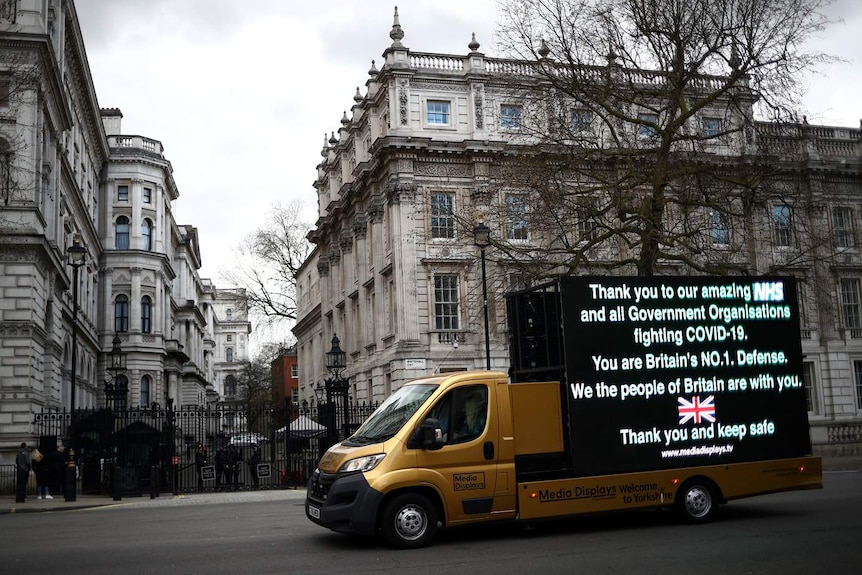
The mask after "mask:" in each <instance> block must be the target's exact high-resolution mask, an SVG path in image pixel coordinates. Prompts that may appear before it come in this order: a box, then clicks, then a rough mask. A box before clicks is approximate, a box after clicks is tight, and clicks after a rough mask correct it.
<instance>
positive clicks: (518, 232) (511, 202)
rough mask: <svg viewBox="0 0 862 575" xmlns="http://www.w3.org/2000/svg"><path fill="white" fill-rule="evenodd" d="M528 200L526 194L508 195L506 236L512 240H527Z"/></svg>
mask: <svg viewBox="0 0 862 575" xmlns="http://www.w3.org/2000/svg"><path fill="white" fill-rule="evenodd" d="M527 236H528V228H527V200H526V198H525V197H524V196H519V195H512V194H510V195H507V196H506V237H507V238H508V239H510V240H526V239H527Z"/></svg>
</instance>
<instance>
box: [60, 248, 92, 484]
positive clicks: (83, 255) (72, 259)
mask: <svg viewBox="0 0 862 575" xmlns="http://www.w3.org/2000/svg"><path fill="white" fill-rule="evenodd" d="M86 259H87V248H85V247H84V246H83V244H81V236H80V235H78V234H75V236H74V238H73V239H72V245H71V246H69V247H68V248H66V261H68V262H69V265H71V266H72V377H71V382H70V383H71V385H70V389H69V427H68V433H69V459H68V462H67V464H66V488H65V489H64V490H63V493H64V495H65V498H66V501H76V500H77V485H76V483H77V470H76V469H75V465H76V461H75V457H76V456H75V416H76V413H75V388H77V387H78V381H77V380H78V378H77V370H78V269H80V267H81V266H82V265H84V263H85V261H86Z"/></svg>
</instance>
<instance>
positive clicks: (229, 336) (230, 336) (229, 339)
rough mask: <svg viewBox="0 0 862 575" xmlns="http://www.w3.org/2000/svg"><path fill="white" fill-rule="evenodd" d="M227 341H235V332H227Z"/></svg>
mask: <svg viewBox="0 0 862 575" xmlns="http://www.w3.org/2000/svg"><path fill="white" fill-rule="evenodd" d="M227 341H228V342H231V341H233V334H230V333H229V334H227Z"/></svg>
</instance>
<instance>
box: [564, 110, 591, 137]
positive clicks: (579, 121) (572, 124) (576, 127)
mask: <svg viewBox="0 0 862 575" xmlns="http://www.w3.org/2000/svg"><path fill="white" fill-rule="evenodd" d="M592 122H593V113H592V112H590V111H589V110H583V109H580V108H573V109H572V116H571V118H570V120H569V128H570V129H571V130H572V132H575V133H578V132H584V131H586V130H589V129H590V124H591V123H592Z"/></svg>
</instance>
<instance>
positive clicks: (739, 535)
mask: <svg viewBox="0 0 862 575" xmlns="http://www.w3.org/2000/svg"><path fill="white" fill-rule="evenodd" d="M824 483H825V488H824V489H822V490H816V491H806V492H792V493H780V494H775V495H770V496H765V497H758V498H752V499H747V500H744V501H738V502H734V503H732V504H730V505H727V506H725V507H724V508H722V513H721V514H720V516H719V518H718V520H717V521H715V522H714V523H711V524H708V525H703V526H684V525H680V524H678V523H677V522H676V521H675V520H674V517H673V516H672V515H671V514H669V513H655V512H647V513H634V514H624V515H612V516H606V517H601V518H583V519H578V520H573V521H566V522H553V523H548V524H543V525H539V526H538V527H537V528H536V529H534V530H532V531H526V530H524V529H523V528H521V527H518V526H513V525H505V526H485V527H474V528H471V529H462V530H450V531H447V532H444V533H442V534H441V536H440V537H439V539H438V540H437V541H436V542H435V544H434V545H433V546H432V547H429V548H427V549H420V550H416V551H393V550H390V549H388V548H386V547H385V546H383V545H382V544H380V543H379V542H377V541H376V540H370V539H364V538H351V537H347V536H344V535H339V534H335V533H331V532H329V531H327V530H325V529H321V528H320V527H318V526H316V525H314V524H312V523H311V522H309V521H308V520H307V519H306V518H305V516H304V512H303V506H302V503H303V498H302V496H303V494H302V492H301V491H277V492H259V493H243V492H239V493H225V494H209V495H199V496H190V497H184V498H176V499H175V498H165V499H162V498H159V499H156V500H149V499H145V500H138V501H131V500H129V501H123V502H122V503H121V504H119V505H115V504H109V505H105V506H100V507H97V508H90V509H82V510H76V511H72V512H66V513H27V514H19V515H12V514H7V515H4V516H0V566H2V570H3V572H8V573H48V572H54V571H60V572H63V573H64V574H75V573H86V574H88V575H101V574H115V573H123V574H124V575H137V574H144V573H167V572H169V573H174V574H185V573H201V574H207V575H209V574H213V575H218V574H222V573H224V574H234V573H239V574H243V573H254V574H267V573H286V572H287V573H309V574H311V573H313V574H315V575H320V574H321V573H322V572H323V573H410V574H411V575H426V574H433V575H441V574H442V573H447V574H448V573H470V574H471V575H484V574H486V573H487V574H492V573H493V574H495V575H499V574H501V573H543V575H546V574H549V573H551V574H553V573H566V574H571V573H589V574H590V575H594V574H597V573H632V574H639V573H652V574H655V573H672V572H676V571H679V570H680V569H685V570H689V569H691V570H694V571H696V572H697V573H698V574H699V575H703V574H712V573H728V574H729V573H733V574H739V573H757V574H766V575H771V574H776V575H777V574H779V573H780V574H781V575H786V574H787V573H804V574H805V575H811V574H814V573H829V574H830V575H841V574H844V573H847V574H851V573H852V574H854V575H855V574H856V573H858V571H859V565H860V564H862V546H860V545H859V541H860V540H862V472H859V471H844V472H839V471H831V472H827V473H825V474H824Z"/></svg>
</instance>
